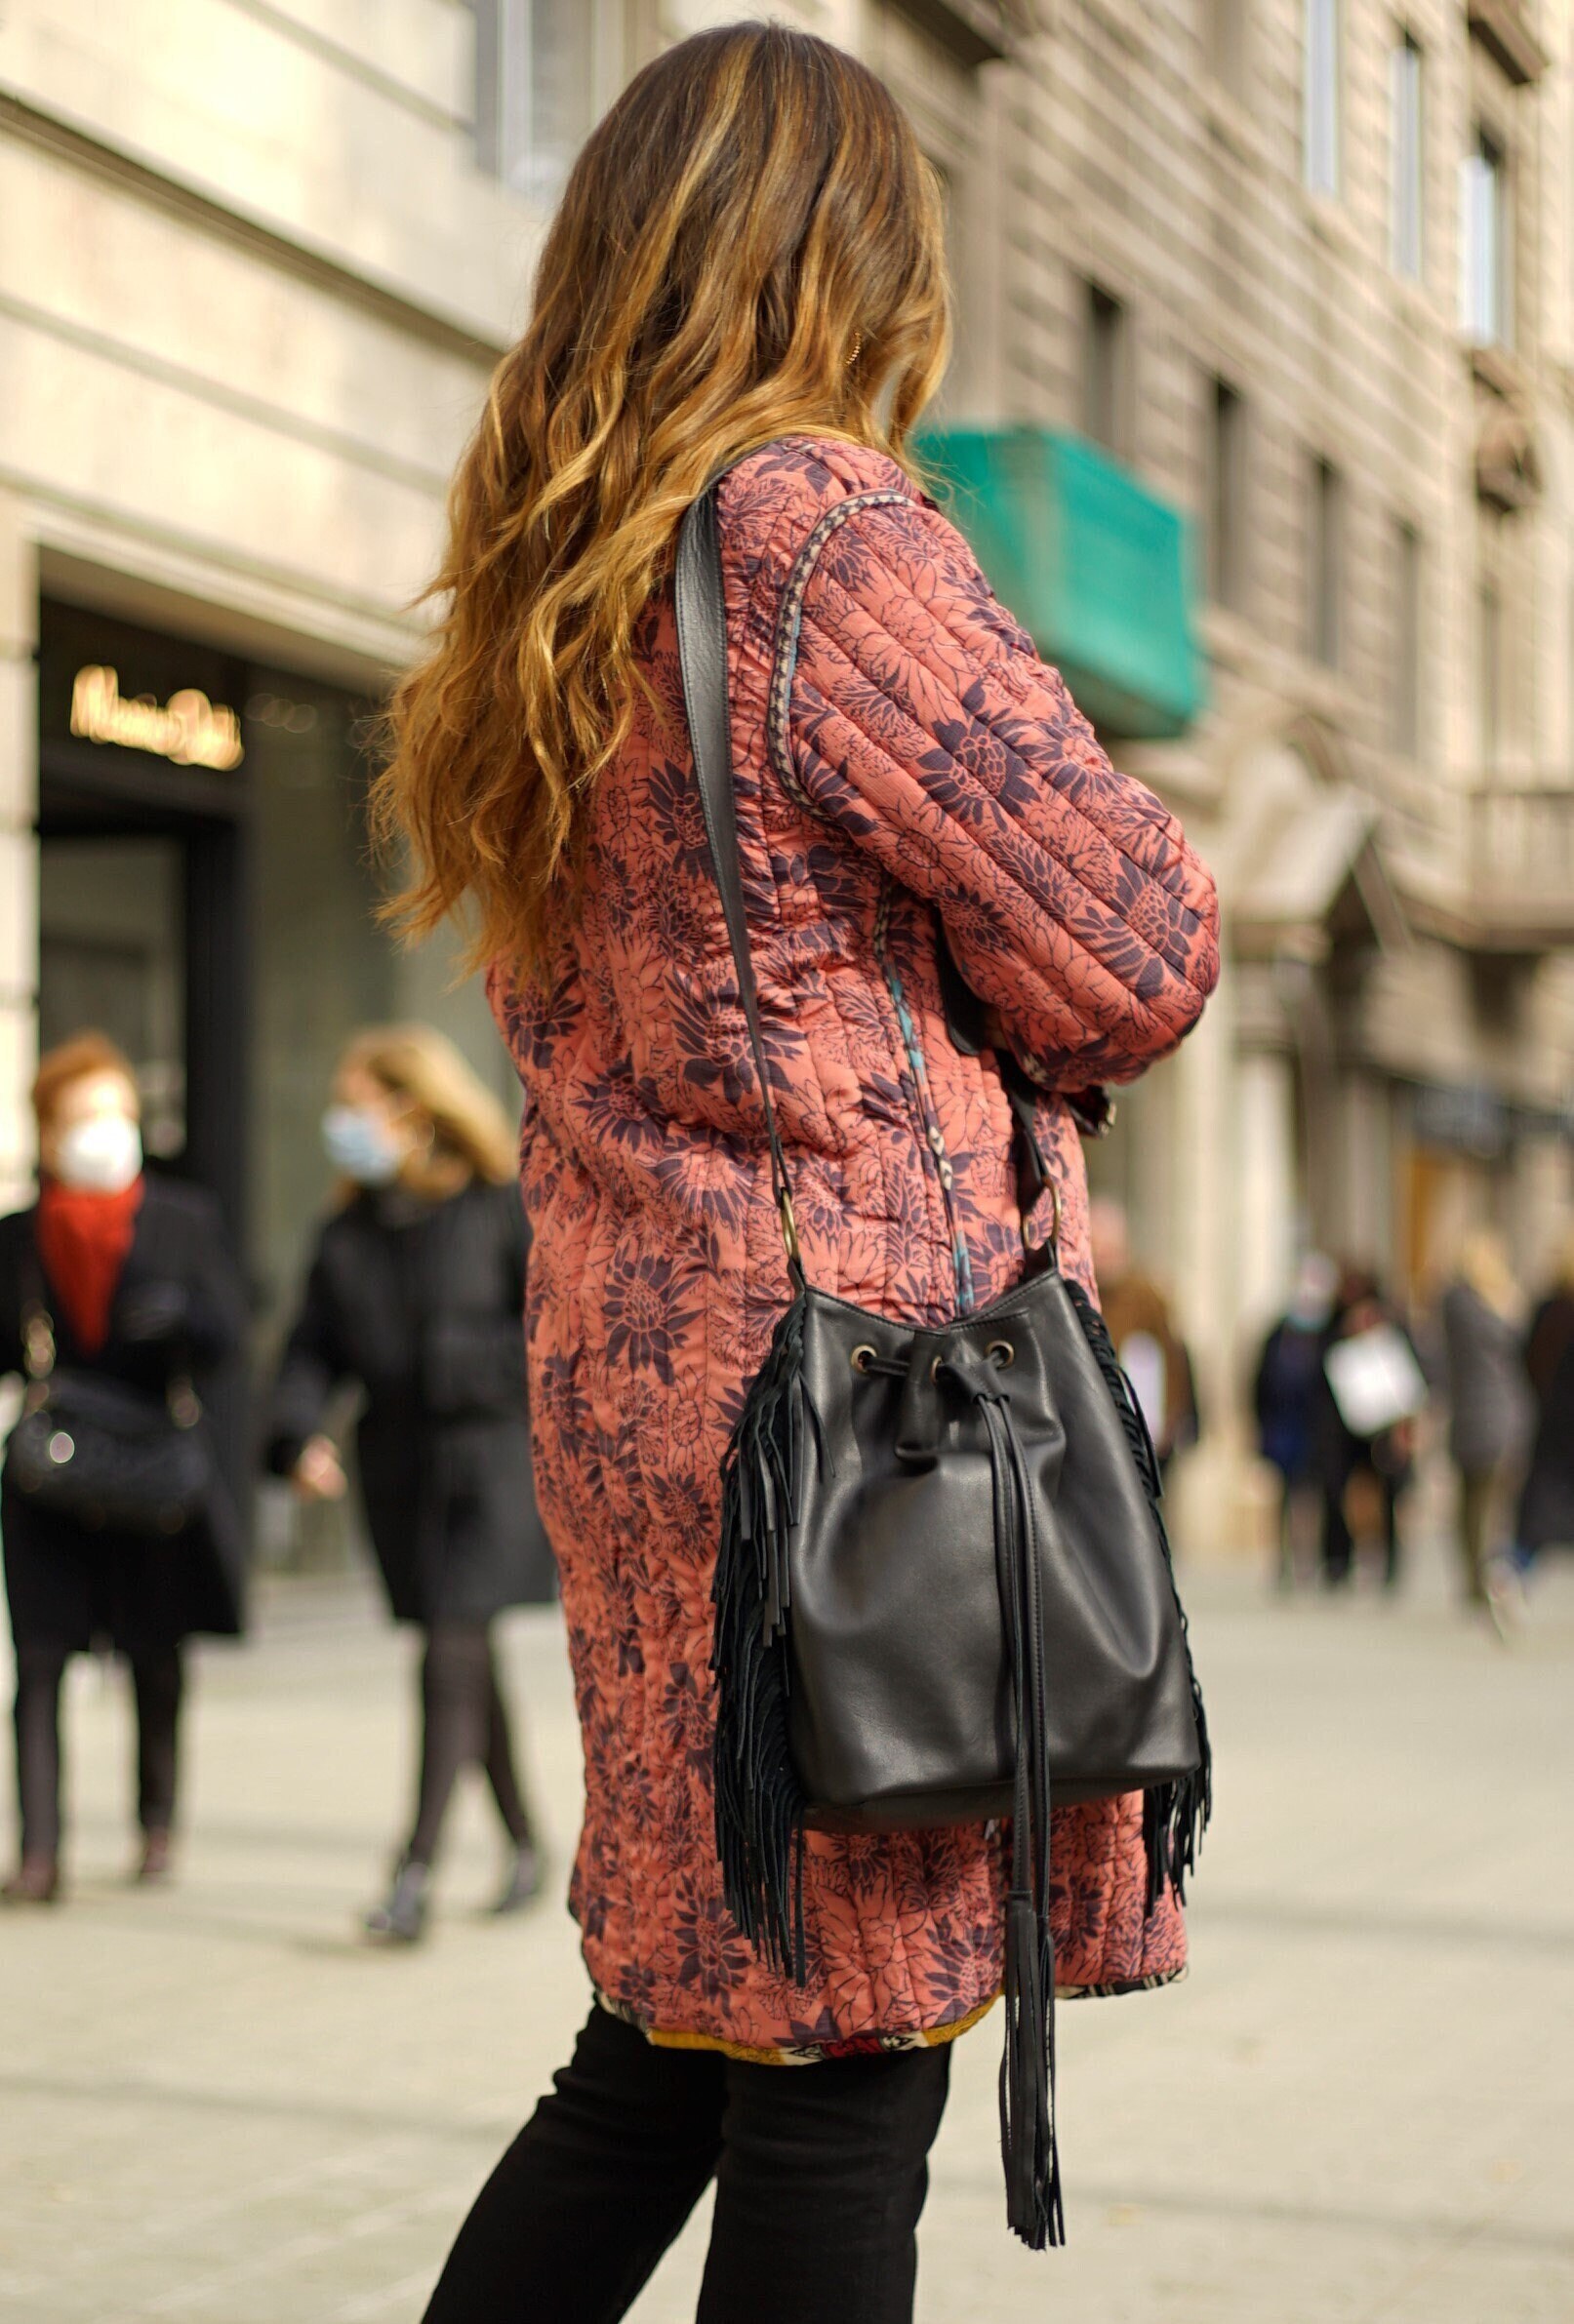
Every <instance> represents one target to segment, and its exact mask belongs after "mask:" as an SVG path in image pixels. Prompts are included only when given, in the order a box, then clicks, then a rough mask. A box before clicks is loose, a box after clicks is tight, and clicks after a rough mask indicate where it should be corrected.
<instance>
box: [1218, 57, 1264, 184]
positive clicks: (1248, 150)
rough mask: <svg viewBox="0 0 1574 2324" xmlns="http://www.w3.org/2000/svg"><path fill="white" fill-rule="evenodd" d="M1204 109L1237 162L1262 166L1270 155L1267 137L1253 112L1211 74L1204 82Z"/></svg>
mask: <svg viewBox="0 0 1574 2324" xmlns="http://www.w3.org/2000/svg"><path fill="white" fill-rule="evenodd" d="M1202 108H1203V112H1204V114H1205V115H1206V117H1207V123H1208V127H1209V129H1210V130H1211V131H1212V132H1213V134H1214V136H1215V137H1216V138H1217V139H1218V140H1219V142H1220V143H1221V144H1222V145H1228V146H1229V147H1230V150H1231V153H1233V154H1234V156H1235V158H1236V160H1237V161H1243V162H1247V163H1250V164H1251V165H1252V167H1254V168H1262V167H1263V166H1264V165H1265V164H1266V163H1267V161H1268V158H1269V145H1268V139H1267V138H1266V137H1265V135H1264V134H1263V130H1262V127H1261V125H1260V124H1259V122H1258V121H1257V119H1256V117H1255V115H1254V114H1252V113H1251V112H1250V111H1249V110H1248V108H1247V107H1246V106H1245V105H1244V104H1243V103H1242V101H1241V100H1240V99H1239V98H1238V97H1237V96H1236V95H1235V94H1234V92H1233V91H1232V90H1231V89H1230V88H1228V87H1227V86H1226V84H1225V83H1224V82H1223V81H1221V80H1219V79H1218V78H1217V77H1216V76H1215V75H1214V74H1212V73H1210V74H1209V75H1208V76H1207V77H1206V78H1205V79H1204V81H1203V83H1202Z"/></svg>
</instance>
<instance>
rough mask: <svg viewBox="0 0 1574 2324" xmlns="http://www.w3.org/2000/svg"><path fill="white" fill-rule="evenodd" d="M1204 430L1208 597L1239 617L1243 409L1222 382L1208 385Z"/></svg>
mask: <svg viewBox="0 0 1574 2324" xmlns="http://www.w3.org/2000/svg"><path fill="white" fill-rule="evenodd" d="M1207 426H1208V442H1207V461H1206V465H1207V476H1206V498H1205V503H1204V522H1205V526H1206V538H1205V541H1204V546H1205V550H1206V554H1207V581H1208V595H1209V597H1210V598H1211V599H1212V601H1213V603H1214V604H1215V605H1222V606H1226V607H1228V608H1229V610H1230V611H1231V613H1239V612H1241V611H1242V610H1243V609H1244V606H1245V603H1246V407H1245V404H1244V403H1243V402H1242V400H1241V397H1240V395H1239V393H1238V392H1237V390H1236V389H1235V388H1233V387H1231V385H1230V384H1229V382H1228V381H1225V380H1214V381H1210V383H1209V395H1208V414H1207Z"/></svg>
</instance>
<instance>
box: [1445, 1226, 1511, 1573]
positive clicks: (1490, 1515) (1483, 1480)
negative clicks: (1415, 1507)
mask: <svg viewBox="0 0 1574 2324" xmlns="http://www.w3.org/2000/svg"><path fill="white" fill-rule="evenodd" d="M1524 1307H1525V1302H1524V1296H1523V1294H1522V1292H1521V1291H1520V1288H1519V1286H1518V1284H1517V1283H1516V1282H1515V1280H1514V1276H1513V1268H1512V1266H1511V1265H1510V1262H1509V1254H1508V1250H1507V1247H1506V1246H1505V1244H1504V1241H1503V1237H1502V1236H1501V1235H1500V1234H1498V1233H1496V1232H1495V1231H1494V1230H1493V1229H1492V1228H1490V1227H1482V1228H1479V1229H1478V1230H1477V1231H1476V1232H1475V1233H1473V1234H1472V1235H1471V1236H1470V1237H1469V1238H1468V1239H1467V1241H1466V1242H1465V1244H1464V1247H1463V1249H1462V1250H1461V1252H1460V1257H1459V1265H1458V1268H1457V1269H1456V1271H1455V1274H1454V1278H1453V1280H1452V1282H1450V1283H1449V1285H1448V1287H1447V1289H1446V1290H1445V1291H1444V1293H1443V1296H1442V1301H1441V1320H1442V1338H1443V1358H1444V1365H1445V1373H1446V1382H1447V1393H1448V1450H1449V1453H1450V1455H1451V1456H1452V1458H1453V1462H1454V1466H1455V1468H1456V1469H1457V1470H1458V1472H1459V1487H1460V1493H1459V1541H1460V1554H1461V1560H1462V1563H1463V1566H1464V1575H1465V1594H1466V1597H1467V1599H1468V1601H1469V1602H1470V1603H1471V1604H1472V1605H1476V1606H1484V1605H1487V1604H1489V1603H1490V1600H1491V1594H1492V1581H1493V1576H1494V1571H1495V1569H1496V1566H1497V1564H1498V1561H1499V1560H1500V1559H1501V1558H1502V1557H1503V1556H1504V1555H1505V1553H1506V1552H1507V1550H1508V1548H1509V1545H1510V1533H1511V1523H1510V1519H1511V1512H1512V1509H1513V1497H1514V1492H1515V1489H1516V1488H1517V1486H1518V1484H1519V1482H1520V1480H1521V1477H1522V1474H1523V1468H1524V1460H1525V1453H1526V1449H1527V1447H1528V1444H1529V1439H1530V1432H1531V1427H1532V1423H1533V1400H1532V1396H1531V1391H1530V1383H1529V1381H1528V1379H1527V1378H1526V1374H1525V1360H1524V1343H1523V1339H1522V1334H1523V1329H1524Z"/></svg>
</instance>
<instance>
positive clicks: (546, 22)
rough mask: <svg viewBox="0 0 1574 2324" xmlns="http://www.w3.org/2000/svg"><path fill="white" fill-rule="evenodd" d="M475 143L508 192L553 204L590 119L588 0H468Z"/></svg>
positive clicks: (590, 25)
mask: <svg viewBox="0 0 1574 2324" xmlns="http://www.w3.org/2000/svg"><path fill="white" fill-rule="evenodd" d="M474 7H475V142H476V154H477V158H478V159H479V161H480V163H481V166H482V168H483V169H487V170H490V171H492V172H493V174H494V175H495V176H496V177H499V178H501V179H502V180H503V181H504V184H505V185H508V186H511V187H512V188H513V190H514V192H515V193H521V194H525V195H527V196H529V197H530V198H531V199H532V200H534V201H539V202H552V201H555V200H556V198H557V196H558V194H559V193H560V191H561V190H562V186H563V181H564V180H565V179H566V178H567V176H568V173H569V169H570V167H571V165H572V163H573V160H574V156H575V155H576V153H578V151H579V149H580V147H581V145H582V144H583V143H584V141H585V138H586V137H587V136H588V134H589V132H590V129H591V126H592V124H593V120H594V105H593V101H592V99H593V86H594V84H593V63H594V60H593V55H592V46H591V36H592V30H593V24H594V17H595V11H594V8H593V7H592V6H591V4H590V0H474Z"/></svg>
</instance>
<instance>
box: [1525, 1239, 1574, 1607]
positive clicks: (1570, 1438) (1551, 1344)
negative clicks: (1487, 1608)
mask: <svg viewBox="0 0 1574 2324" xmlns="http://www.w3.org/2000/svg"><path fill="white" fill-rule="evenodd" d="M1525 1371H1526V1373H1527V1375H1528V1376H1529V1380H1530V1389H1531V1393H1532V1395H1533V1396H1534V1398H1535V1400H1536V1437H1535V1443H1534V1445H1533V1447H1532V1450H1531V1455H1530V1468H1529V1472H1528V1474H1527V1475H1526V1477H1525V1489H1524V1492H1523V1494H1522V1495H1521V1496H1520V1501H1519V1521H1518V1524H1517V1526H1516V1527H1515V1543H1514V1549H1515V1555H1516V1558H1517V1560H1518V1562H1519V1563H1520V1564H1521V1565H1524V1566H1528V1565H1529V1564H1530V1563H1531V1562H1532V1561H1533V1560H1534V1559H1535V1557H1536V1556H1537V1555H1538V1554H1539V1552H1540V1551H1541V1550H1543V1549H1548V1548H1551V1547H1552V1546H1553V1545H1554V1543H1556V1544H1558V1545H1560V1546H1563V1547H1567V1546H1569V1545H1570V1544H1571V1543H1574V1235H1570V1236H1569V1238H1568V1240H1567V1242H1566V1243H1565V1244H1564V1246H1563V1251H1562V1256H1561V1259H1560V1261H1559V1262H1558V1267H1557V1273H1556V1275H1555V1277H1554V1281H1553V1284H1552V1287H1551V1289H1550V1290H1549V1292H1548V1294H1547V1296H1546V1298H1545V1299H1544V1300H1543V1301H1542V1302H1541V1304H1540V1305H1539V1306H1538V1307H1537V1309H1536V1312H1535V1315H1534V1316H1533V1318H1532V1319H1531V1325H1530V1337H1529V1339H1528V1340H1527V1341H1526V1342H1525Z"/></svg>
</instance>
